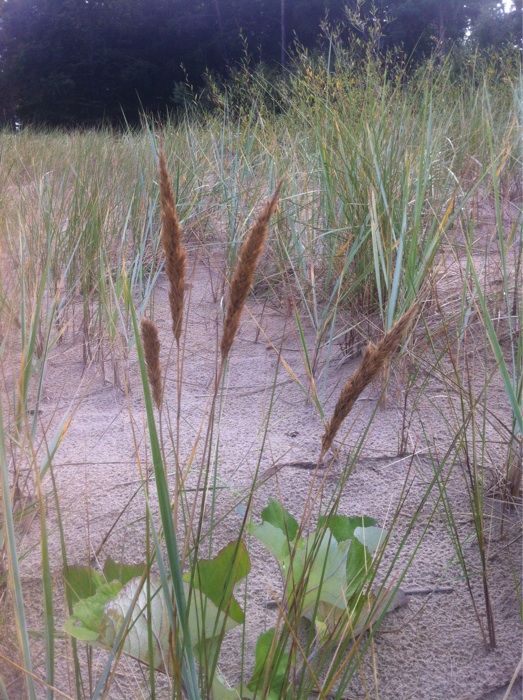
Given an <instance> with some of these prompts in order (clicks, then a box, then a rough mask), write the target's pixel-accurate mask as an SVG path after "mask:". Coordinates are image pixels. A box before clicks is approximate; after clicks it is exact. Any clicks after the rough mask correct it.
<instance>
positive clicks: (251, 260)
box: [220, 182, 281, 361]
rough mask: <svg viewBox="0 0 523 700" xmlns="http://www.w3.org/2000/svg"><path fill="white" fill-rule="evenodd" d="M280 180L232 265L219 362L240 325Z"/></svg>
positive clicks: (278, 191)
mask: <svg viewBox="0 0 523 700" xmlns="http://www.w3.org/2000/svg"><path fill="white" fill-rule="evenodd" d="M280 188H281V182H279V183H278V185H277V186H276V190H275V192H274V194H273V195H272V197H271V199H270V200H269V201H268V202H267V203H266V204H265V206H264V207H263V209H262V211H261V213H260V215H259V216H258V218H257V219H256V221H255V222H254V224H253V226H252V227H251V229H250V231H249V232H248V233H247V235H246V237H245V240H244V241H243V243H242V245H241V248H240V253H239V255H238V260H237V262H236V266H235V268H234V273H233V276H232V281H231V289H230V292H229V302H228V304H227V313H226V316H225V323H224V327H223V337H222V342H221V345H220V350H221V354H222V361H224V360H225V359H226V357H227V356H228V354H229V351H230V349H231V346H232V344H233V341H234V337H235V335H236V332H237V330H238V326H239V325H240V317H241V314H242V310H243V307H244V305H245V300H246V299H247V295H248V294H249V292H250V290H251V287H252V283H253V280H254V273H255V271H256V266H257V264H258V260H259V258H260V255H261V254H262V252H263V248H264V246H265V241H266V240H267V235H268V233H269V219H270V218H271V216H272V214H273V213H274V210H275V209H276V205H277V203H278V197H279V194H280Z"/></svg>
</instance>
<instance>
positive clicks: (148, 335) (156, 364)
mask: <svg viewBox="0 0 523 700" xmlns="http://www.w3.org/2000/svg"><path fill="white" fill-rule="evenodd" d="M141 327H142V343H143V349H144V353H145V361H146V363H147V375H148V377H149V383H150V385H151V389H152V390H153V399H154V403H155V404H156V406H157V407H158V408H160V406H161V405H162V394H163V391H162V371H161V368H160V340H159V338H158V328H157V327H156V325H155V324H154V323H153V322H152V321H150V320H149V319H148V318H142V322H141Z"/></svg>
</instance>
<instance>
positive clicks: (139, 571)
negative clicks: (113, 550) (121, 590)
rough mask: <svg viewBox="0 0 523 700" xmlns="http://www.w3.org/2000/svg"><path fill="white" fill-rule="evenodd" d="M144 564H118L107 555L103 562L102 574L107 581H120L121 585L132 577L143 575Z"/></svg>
mask: <svg viewBox="0 0 523 700" xmlns="http://www.w3.org/2000/svg"><path fill="white" fill-rule="evenodd" d="M145 569H146V566H145V564H119V563H118V562H115V561H114V559H111V557H109V558H108V559H106V562H105V564H104V576H105V578H106V580H107V581H120V583H121V584H122V586H125V584H126V583H129V581H131V580H132V579H133V578H137V577H140V576H143V574H144V572H145Z"/></svg>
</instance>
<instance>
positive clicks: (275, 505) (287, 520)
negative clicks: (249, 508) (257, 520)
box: [261, 498, 299, 542]
mask: <svg viewBox="0 0 523 700" xmlns="http://www.w3.org/2000/svg"><path fill="white" fill-rule="evenodd" d="M261 517H262V520H263V522H265V523H270V524H271V525H274V527H277V528H279V529H280V530H281V531H282V532H283V533H285V535H286V537H287V539H288V540H289V541H290V542H292V541H293V540H294V539H295V537H296V535H297V533H298V529H299V525H298V523H297V522H296V520H295V519H294V518H293V516H292V515H291V514H290V513H289V512H288V511H286V510H285V508H284V507H283V506H282V504H281V503H280V502H279V501H275V500H274V499H272V498H271V499H270V500H269V505H268V506H267V507H266V508H264V509H263V510H262V513H261Z"/></svg>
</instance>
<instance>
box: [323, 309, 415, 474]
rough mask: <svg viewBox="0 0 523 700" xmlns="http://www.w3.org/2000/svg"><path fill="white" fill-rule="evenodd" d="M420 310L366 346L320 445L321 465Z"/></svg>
mask: <svg viewBox="0 0 523 700" xmlns="http://www.w3.org/2000/svg"><path fill="white" fill-rule="evenodd" d="M418 310H419V306H418V304H414V306H412V307H411V308H410V309H409V310H408V311H406V312H405V313H404V314H403V316H402V317H401V318H400V319H399V320H398V321H396V323H395V324H394V325H393V326H392V328H391V329H390V331H389V332H388V333H385V335H384V336H383V338H382V339H381V341H380V342H379V343H378V344H377V345H373V344H372V343H369V344H368V345H367V348H366V350H365V352H364V354H363V359H362V361H361V364H360V366H359V367H358V369H357V370H356V371H355V372H354V374H353V375H352V377H350V378H349V380H348V381H347V383H346V384H345V386H344V387H343V389H342V390H341V394H340V397H339V399H338V402H337V404H336V407H335V408H334V413H333V414H332V418H331V419H330V421H329V422H328V424H327V427H326V429H325V433H324V435H323V438H322V443H321V453H320V458H319V461H320V462H321V461H322V460H323V458H324V456H325V454H326V452H327V450H328V449H329V447H330V446H331V445H332V441H333V440H334V438H335V436H336V433H337V432H338V430H339V428H340V426H341V424H342V423H343V421H344V420H345V418H346V417H347V416H348V415H349V413H350V411H351V410H352V408H353V406H354V404H355V403H356V399H357V398H358V396H359V395H360V394H361V392H362V391H363V390H364V389H365V387H366V386H367V384H369V383H370V382H371V381H372V380H373V379H374V377H375V376H376V375H377V374H378V372H379V371H380V370H381V369H382V368H383V366H384V365H385V363H386V362H387V360H388V359H389V358H390V357H391V355H392V354H393V353H394V352H396V350H397V349H398V347H399V346H400V343H401V341H402V340H403V338H404V336H405V334H406V332H407V331H408V329H409V327H410V325H411V323H412V321H413V319H414V317H415V316H416V314H417V313H418Z"/></svg>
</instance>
